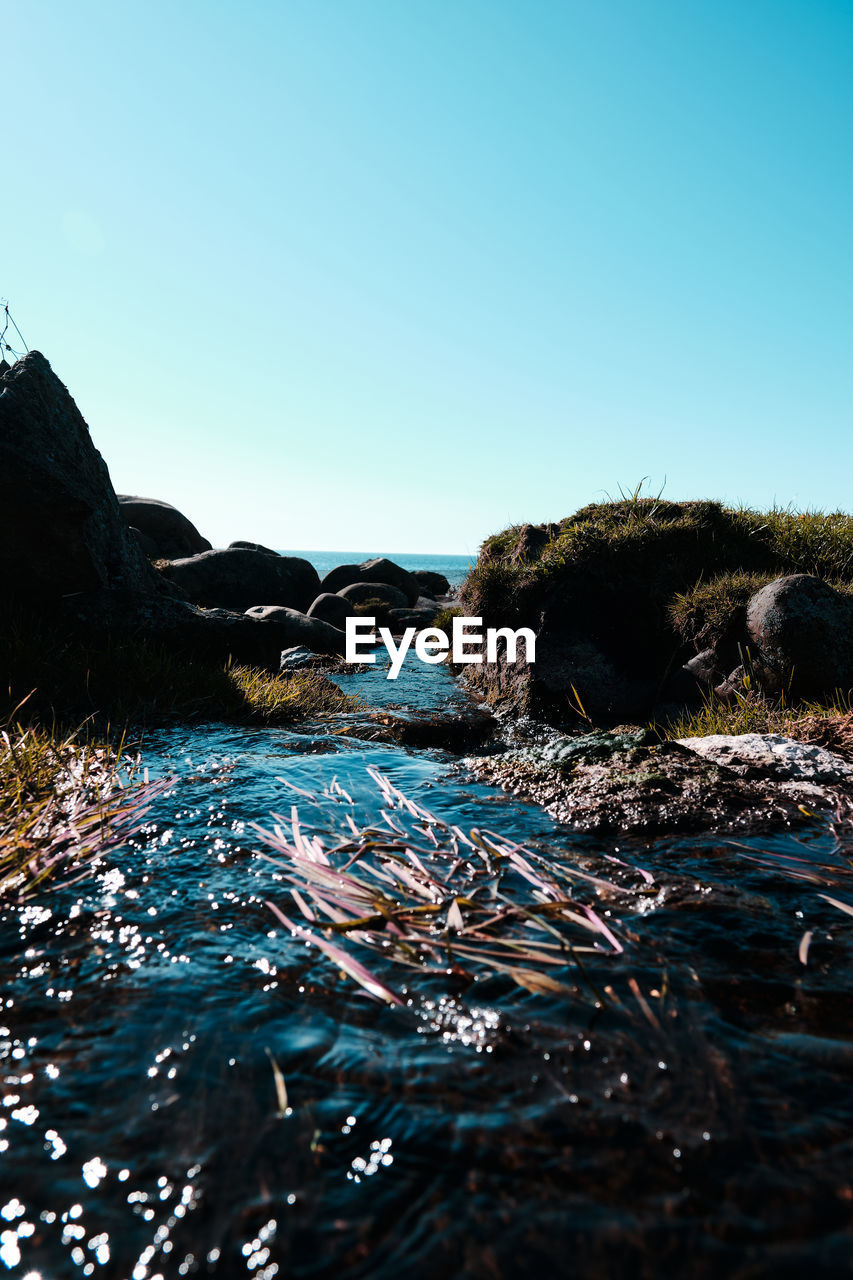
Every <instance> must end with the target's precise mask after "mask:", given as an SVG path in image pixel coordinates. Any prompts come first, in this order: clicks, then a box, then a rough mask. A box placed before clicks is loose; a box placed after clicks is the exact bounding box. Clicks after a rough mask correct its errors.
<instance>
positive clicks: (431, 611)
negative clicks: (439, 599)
mask: <svg viewBox="0 0 853 1280" xmlns="http://www.w3.org/2000/svg"><path fill="white" fill-rule="evenodd" d="M413 607H414V609H415V610H416V611H417V612H418V613H422V614H424V615H425V616H426V617H429V618H435V617H436V616H437V615H438V605H437V604H436V602H435V600H432V599H430V597H429V596H418V598H417V600H416V601H415V603H414V606H413Z"/></svg>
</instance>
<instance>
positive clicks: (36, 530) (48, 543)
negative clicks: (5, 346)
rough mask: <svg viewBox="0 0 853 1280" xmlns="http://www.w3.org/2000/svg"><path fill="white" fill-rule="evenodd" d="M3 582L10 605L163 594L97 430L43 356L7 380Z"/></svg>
mask: <svg viewBox="0 0 853 1280" xmlns="http://www.w3.org/2000/svg"><path fill="white" fill-rule="evenodd" d="M0 584H2V588H3V598H4V602H5V603H7V604H8V603H9V602H11V601H13V600H21V601H38V602H39V603H40V604H46V603H48V602H50V601H52V600H56V599H58V598H59V597H62V596H67V595H69V594H71V593H73V592H80V591H99V590H104V589H117V590H126V591H139V592H142V593H151V594H152V595H154V594H156V593H157V590H158V578H157V574H156V572H155V570H154V569H153V568H152V567H151V565H150V564H149V562H148V560H147V559H146V556H145V554H144V552H143V551H142V549H141V547H140V546H139V543H138V541H137V539H136V537H135V536H134V534H132V533H131V532H130V529H129V528H128V521H127V519H126V518H125V516H124V514H123V512H122V511H121V509H120V507H119V504H118V500H117V499H116V495H115V491H114V490H113V487H112V484H111V483H110V476H109V472H108V471H107V468H106V465H105V463H104V460H103V458H102V457H101V455H100V454H99V453H98V451H97V449H96V448H95V446H94V445H93V443H92V440H91V437H90V435H89V428H88V427H87V426H86V423H85V422H84V420H83V417H82V415H81V413H80V411H79V409H78V408H77V406H76V404H75V403H74V401H73V399H72V398H71V396H70V394H69V392H68V390H67V388H66V387H65V386H64V385H63V383H62V382H60V380H59V378H57V376H56V374H55V373H54V372H53V370H52V369H51V367H50V365H49V364H48V362H47V360H46V359H45V358H44V356H43V355H42V354H41V352H39V351H30V352H29V353H28V354H27V355H25V356H24V357H23V358H22V359H20V360H18V361H17V362H16V363H15V364H14V365H13V366H12V367H11V368H10V369H7V370H6V372H5V373H3V374H2V376H0Z"/></svg>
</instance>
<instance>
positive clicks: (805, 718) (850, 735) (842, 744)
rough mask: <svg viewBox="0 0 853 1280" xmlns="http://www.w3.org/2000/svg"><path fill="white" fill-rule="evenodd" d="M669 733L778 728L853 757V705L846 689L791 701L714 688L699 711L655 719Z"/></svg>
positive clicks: (683, 735) (693, 734)
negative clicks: (729, 694) (721, 693)
mask: <svg viewBox="0 0 853 1280" xmlns="http://www.w3.org/2000/svg"><path fill="white" fill-rule="evenodd" d="M652 727H653V728H655V729H657V730H659V731H660V732H661V733H662V734H663V735H664V736H665V737H667V738H704V737H706V736H708V735H711V734H726V735H729V734H739V733H762V734H764V733H778V734H782V735H783V736H784V737H786V738H794V739H796V740H797V741H798V742H812V743H816V744H818V745H819V746H825V747H827V748H828V749H829V750H831V751H835V752H837V754H839V755H842V756H844V757H845V758H846V759H853V707H851V704H850V699H849V697H847V696H846V695H842V694H840V693H839V694H836V696H835V697H834V698H833V699H828V700H825V701H822V702H799V703H796V704H792V705H789V704H788V703H787V702H786V701H785V699H784V698H777V699H775V700H774V699H770V698H766V697H764V696H762V695H761V694H760V693H758V692H757V691H755V690H751V691H749V692H748V693H746V694H742V695H739V696H738V697H736V698H734V699H732V701H730V702H724V701H723V700H722V699H721V698H718V697H717V696H716V695H714V694H712V695H710V696H709V697H707V698H706V699H705V700H704V702H703V704H702V706H701V707H700V708H698V709H697V710H696V711H692V712H690V713H686V714H685V715H683V716H678V717H676V718H674V719H672V720H669V721H667V722H666V724H664V725H653V726H652Z"/></svg>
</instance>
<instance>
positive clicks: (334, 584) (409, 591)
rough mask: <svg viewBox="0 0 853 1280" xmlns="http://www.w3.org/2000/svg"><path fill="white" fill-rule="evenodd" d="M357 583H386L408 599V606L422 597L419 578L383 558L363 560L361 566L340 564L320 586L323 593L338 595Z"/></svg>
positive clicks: (327, 575) (406, 601)
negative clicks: (342, 590)
mask: <svg viewBox="0 0 853 1280" xmlns="http://www.w3.org/2000/svg"><path fill="white" fill-rule="evenodd" d="M355 582H384V583H385V585H386V586H389V587H396V588H397V590H398V591H402V593H403V595H404V596H405V597H406V600H405V603H406V604H412V605H413V604H414V603H415V601H416V600H417V598H418V596H419V595H420V586H419V584H418V580H417V578H415V576H414V575H413V574H411V573H409V571H408V569H403V568H401V566H400V565H398V564H394V561H393V560H386V559H385V558H384V557H381V556H380V557H377V558H376V559H374V560H363V561H362V562H361V564H340V565H338V566H337V567H336V568H335V569H331V570H330V571H329V573H327V574H326V576H325V578H324V579H323V581H322V583H321V584H320V586H321V590H322V591H329V592H333V593H337V592H339V591H340V590H341V589H342V588H343V587H348V586H351V585H352V584H353V583H355Z"/></svg>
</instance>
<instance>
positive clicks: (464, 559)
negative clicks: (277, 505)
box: [281, 551, 474, 588]
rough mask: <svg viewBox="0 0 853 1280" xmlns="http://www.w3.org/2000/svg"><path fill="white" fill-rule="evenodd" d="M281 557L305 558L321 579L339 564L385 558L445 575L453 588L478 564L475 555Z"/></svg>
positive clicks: (347, 553)
mask: <svg viewBox="0 0 853 1280" xmlns="http://www.w3.org/2000/svg"><path fill="white" fill-rule="evenodd" d="M281 555H283V556H301V557H302V559H303V560H308V561H310V563H311V564H313V566H314V568H315V569H316V570H317V572H318V573H319V575H320V577H321V578H323V577H325V575H326V574H327V573H328V572H329V570H330V569H334V568H335V566H336V565H339V564H361V562H362V560H372V559H374V558H375V557H376V556H385V557H386V558H387V559H388V560H393V561H394V563H395V564H398V565H400V567H401V568H403V569H409V570H412V569H431V570H432V571H433V573H443V574H444V576H445V578H446V579H447V581H448V582H449V583H450V585H451V587H453V588H458V587H459V586H460V585H461V583H462V581H463V580H464V578H465V575H466V574H467V573H468V570H469V569H470V568H471V566H472V565H473V563H474V556H437V555H421V554H419V553H418V554H408V553H405V554H404V553H403V552H393V551H282V552H281Z"/></svg>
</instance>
